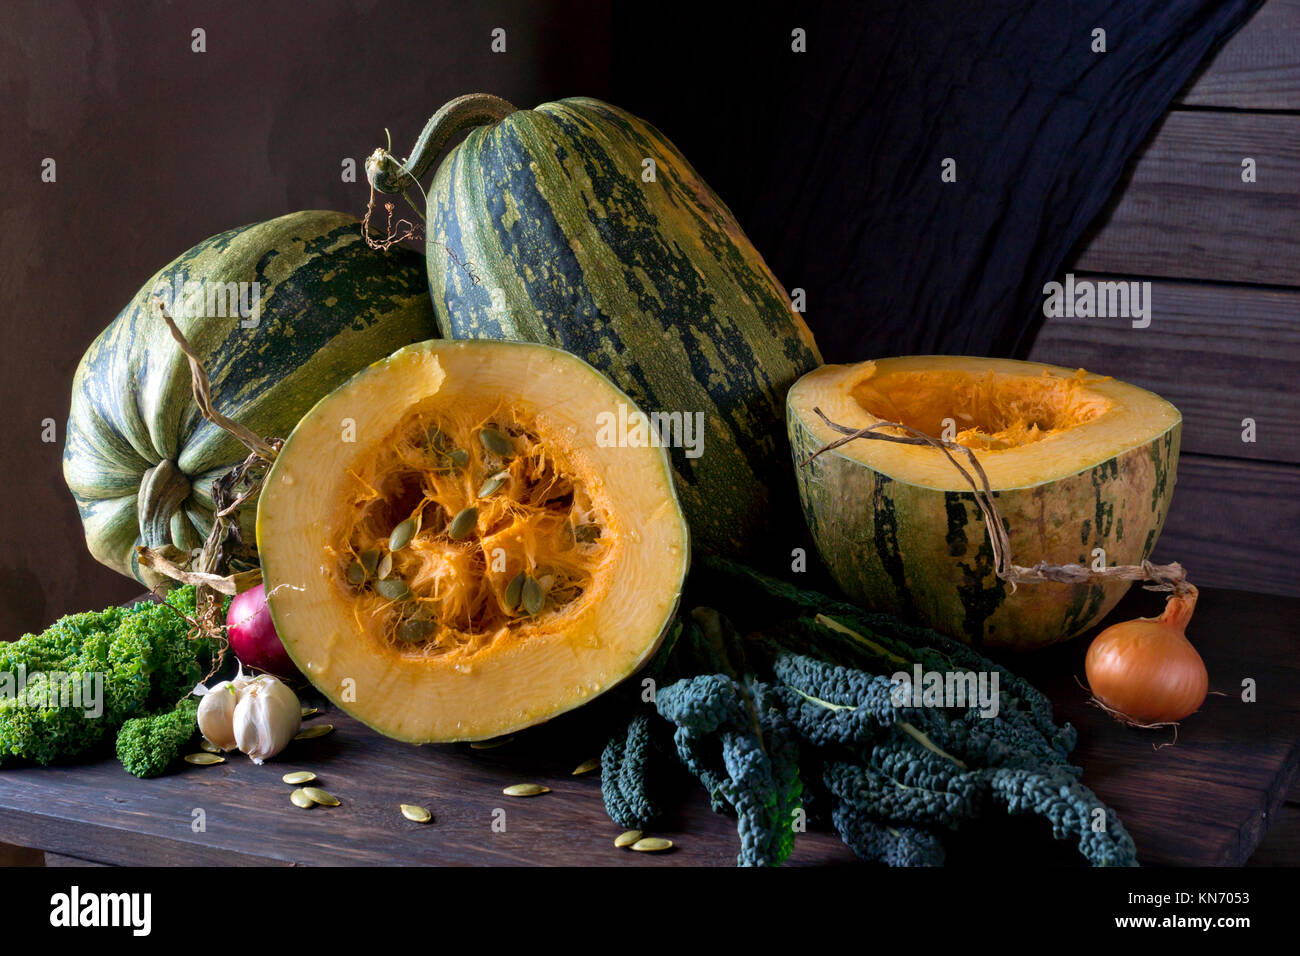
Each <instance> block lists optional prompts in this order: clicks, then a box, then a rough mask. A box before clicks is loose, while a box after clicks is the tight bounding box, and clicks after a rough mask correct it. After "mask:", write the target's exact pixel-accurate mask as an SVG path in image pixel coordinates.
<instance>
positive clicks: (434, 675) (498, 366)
mask: <svg viewBox="0 0 1300 956" xmlns="http://www.w3.org/2000/svg"><path fill="white" fill-rule="evenodd" d="M620 404H622V405H624V406H626V410H625V411H624V415H625V418H624V419H622V420H627V418H626V416H628V415H630V414H631V413H632V412H635V410H636V407H635V405H633V403H632V401H631V400H630V399H629V398H628V397H627V396H626V395H625V394H623V393H622V392H621V391H619V390H618V389H617V388H616V387H615V386H614V385H613V384H612V383H611V382H610V381H609V380H608V379H606V378H605V377H604V376H603V375H601V374H600V373H599V372H597V371H596V370H595V369H593V368H592V367H591V366H589V365H587V364H586V363H585V362H584V361H583V360H582V359H580V358H578V357H576V356H573V355H570V354H568V353H566V352H562V351H559V350H557V349H553V348H550V347H547V346H541V345H528V344H523V343H514V342H488V341H483V342H472V341H465V342H443V341H434V342H425V343H421V344H418V345H413V346H409V347H407V348H404V349H402V350H400V351H398V352H396V353H395V354H393V355H392V356H390V357H389V358H387V359H385V360H383V361H381V362H377V363H375V364H374V365H372V366H371V367H370V368H368V369H366V370H365V371H363V372H361V373H360V374H358V375H357V376H356V377H355V378H353V379H352V380H351V381H350V382H348V383H347V384H345V385H343V386H341V387H340V388H339V389H337V390H336V391H335V392H333V393H332V394H331V395H329V396H327V397H326V398H324V399H322V400H321V401H320V403H319V404H317V405H316V407H315V408H313V409H312V410H311V411H310V412H309V413H308V414H307V415H306V417H304V418H303V419H302V421H301V422H300V423H299V424H298V426H297V427H296V428H295V429H294V431H293V433H292V434H291V435H290V436H289V439H288V440H287V441H286V442H285V444H284V447H283V449H282V450H281V452H280V455H279V457H278V458H277V460H276V462H275V464H274V466H273V467H272V468H271V470H270V472H269V474H268V475H267V478H266V481H265V483H264V485H263V488H262V492H261V497H260V501H259V504H258V512H257V541H258V548H259V553H260V554H261V559H262V570H263V575H264V577H265V580H266V589H267V594H268V596H269V598H268V600H269V604H270V608H271V614H272V616H273V618H274V621H275V626H276V630H277V631H278V633H279V635H280V638H281V640H282V641H283V642H284V645H285V648H286V649H287V650H288V652H289V654H290V656H291V657H292V658H293V660H294V662H295V663H296V664H297V665H298V667H299V669H300V670H301V671H302V672H303V673H304V674H306V675H307V677H308V678H309V679H310V680H311V682H312V683H313V684H315V686H316V687H317V688H318V689H319V690H320V691H321V692H322V693H324V694H325V695H326V696H328V697H329V698H330V699H331V700H333V701H334V702H335V703H336V704H338V705H339V706H340V707H341V708H342V709H344V710H346V711H348V712H349V713H351V714H352V715H353V716H355V717H357V718H358V719H359V720H362V721H364V722H365V723H367V724H369V725H370V726H371V727H373V728H374V729H376V730H378V731H380V732H381V733H384V734H387V735H388V736H390V737H395V738H397V739H400V740H408V741H413V742H422V743H425V742H447V741H458V740H483V739H487V738H490V737H496V736H499V735H501V734H505V733H508V732H511V731H514V730H519V729H522V728H524V727H528V726H530V725H532V724H536V723H540V722H542V721H544V720H547V719H549V718H551V717H554V716H556V715H557V714H560V713H563V712H564V711H567V710H571V709H573V708H574V707H577V706H579V705H580V704H582V703H584V702H586V701H588V700H590V699H591V698H593V697H594V696H596V695H598V694H600V693H602V692H603V691H605V690H607V689H609V688H610V687H612V686H614V685H615V684H617V683H618V682H619V681H621V680H623V679H624V678H625V677H627V676H628V675H630V674H632V673H633V672H635V671H636V670H637V669H638V668H640V667H641V665H642V664H643V663H644V662H645V661H647V660H648V658H649V657H650V656H651V655H652V654H653V653H654V651H655V650H656V649H657V648H658V646H659V644H660V642H661V640H662V639H663V636H664V632H665V631H666V629H667V627H668V625H669V624H670V622H671V620H672V618H673V614H674V612H675V610H676V607H677V602H678V598H679V595H680V593H681V588H682V582H683V579H684V577H685V574H686V569H687V564H688V561H689V543H688V533H687V527H686V522H685V519H684V518H683V516H682V511H681V508H680V507H679V505H678V501H677V497H676V492H675V490H674V487H673V477H672V470H671V468H670V466H669V463H668V458H667V455H666V454H665V452H664V450H663V449H662V448H657V447H650V446H645V445H642V446H640V447H638V446H637V445H636V443H633V442H616V441H615V442H611V441H610V440H609V431H608V428H605V427H603V426H604V425H607V424H608V422H609V421H611V420H613V419H610V418H609V417H607V416H615V418H617V416H618V414H619V411H620V409H619V406H620Z"/></svg>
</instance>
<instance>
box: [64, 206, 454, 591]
mask: <svg viewBox="0 0 1300 956" xmlns="http://www.w3.org/2000/svg"><path fill="white" fill-rule="evenodd" d="M159 297H161V298H162V299H163V301H164V302H165V303H167V304H168V308H169V311H170V313H171V315H172V317H173V318H174V319H175V321H176V323H177V325H178V326H179V327H180V329H181V331H182V332H183V333H184V334H185V337H186V339H187V340H188V341H189V342H190V344H191V345H192V346H194V348H195V350H196V351H197V353H198V355H199V356H200V358H201V359H202V361H203V364H204V367H205V368H206V369H207V372H208V375H209V376H210V378H211V382H212V402H213V406H214V408H215V409H216V410H217V411H218V412H220V413H222V414H224V415H226V416H227V417H229V418H232V419H234V420H236V421H238V422H240V423H242V424H244V425H246V426H248V427H249V428H251V429H252V430H253V431H254V432H255V433H257V434H258V435H262V436H266V437H278V438H283V437H285V436H287V435H288V434H289V432H290V431H292V429H293V427H294V425H296V424H297V423H298V420H299V419H300V418H301V417H302V416H303V415H304V414H305V413H306V412H307V410H308V409H310V408H311V407H312V405H314V404H315V403H316V402H317V401H318V400H319V399H320V398H322V397H324V396H325V395H326V394H328V393H329V392H330V391H332V390H333V389H334V388H335V387H336V386H337V385H339V384H341V383H342V382H344V381H346V380H347V379H348V378H349V377H351V376H352V375H353V374H354V373H356V372H357V371H359V370H360V369H362V368H364V367H365V366H367V365H369V364H370V363H371V362H374V361H377V360H379V359H381V358H384V357H385V356H387V355H389V354H390V353H391V352H393V351H394V350H396V349H398V348H400V347H402V346H403V345H409V344H410V343H412V342H418V341H422V340H424V339H429V338H434V337H436V335H437V328H436V325H435V320H434V316H433V309H432V308H431V306H430V303H429V296H428V293H427V291H426V289H425V284H424V277H423V275H422V269H421V268H420V257H419V255H418V254H417V253H414V252H412V251H410V250H408V249H402V248H400V247H395V248H393V249H390V250H389V251H387V252H380V251H377V250H373V249H371V248H370V247H369V246H367V244H366V242H365V240H364V239H363V237H362V235H361V225H360V223H359V221H358V220H357V219H355V218H354V217H352V216H348V215H345V214H343V213H337V212H320V211H312V212H297V213H291V214H289V215H286V216H281V217H279V218H277V219H272V220H270V221H268V222H261V223H255V224H253V225H250V226H243V227H241V228H239V229H231V230H229V231H227V232H223V233H221V234H220V235H216V236H213V237H212V238H210V239H206V240H204V241H203V242H201V243H199V244H198V245H197V246H195V247H194V248H193V249H190V250H189V251H188V252H186V253H184V254H183V255H181V256H180V257H179V258H178V259H176V260H175V261H174V262H172V263H171V264H170V265H168V266H166V267H164V268H163V269H162V270H161V271H160V272H158V273H157V274H156V275H155V276H154V277H153V278H152V279H150V280H149V281H148V282H147V283H145V285H144V286H143V288H141V289H140V291H139V292H138V293H136V295H135V297H134V298H133V299H132V300H131V302H130V303H129V304H128V305H127V306H126V308H125V309H123V310H122V311H121V313H119V315H118V316H117V318H116V319H114V320H113V322H112V323H110V324H109V326H108V327H107V328H106V329H105V330H104V331H103V332H102V333H101V334H100V335H99V337H98V338H97V339H95V341H94V343H93V344H92V345H91V346H90V348H89V349H88V350H87V352H86V354H85V356H84V357H83V358H82V360H81V364H80V365H79V366H78V368H77V374H76V378H75V379H74V381H73V387H72V409H71V412H70V414H69V417H68V432H67V442H66V445H65V446H64V451H63V475H64V479H65V480H66V481H67V484H68V487H69V488H70V489H71V490H72V493H73V495H74V496H75V497H76V500H77V505H78V507H79V508H80V511H81V520H82V524H83V525H84V527H85V532H86V544H87V545H88V547H89V548H90V552H91V554H93V555H94V556H95V558H96V559H97V560H99V561H101V562H102V563H104V564H106V565H108V566H109V567H111V568H113V569H115V570H117V571H120V572H122V573H123V574H126V575H128V576H132V577H135V578H136V579H137V580H139V581H141V582H143V583H145V584H146V585H149V586H150V587H153V586H155V585H156V584H158V583H159V581H160V580H161V579H160V578H158V576H157V575H155V574H154V573H153V572H152V571H149V570H148V569H147V568H142V567H140V566H139V564H138V562H137V560H136V547H137V546H139V545H147V546H149V547H161V546H163V545H166V544H173V545H175V546H176V547H178V548H182V549H186V550H188V549H191V548H195V547H198V546H200V545H201V544H202V543H203V539H204V538H205V537H206V535H207V533H208V531H209V530H210V528H211V526H212V516H213V502H212V483H213V481H214V480H215V479H217V478H219V477H221V476H222V475H223V474H225V473H226V472H228V471H229V470H230V469H231V468H232V467H233V466H234V465H236V464H238V463H239V462H241V461H243V460H244V459H245V458H246V457H247V456H248V450H247V449H246V448H245V447H244V446H243V445H242V444H241V443H240V442H239V441H238V440H237V439H235V438H233V437H232V436H230V435H229V434H228V433H227V432H225V431H223V430H222V429H220V428H218V427H217V426H216V425H213V424H212V423H210V422H208V421H206V420H205V419H204V418H203V417H202V416H201V415H200V413H199V409H198V406H197V405H196V404H195V401H194V398H193V395H192V393H191V377H190V369H189V364H188V362H187V360H186V358H185V355H184V354H183V353H182V352H181V350H180V348H179V347H178V346H177V344H176V342H175V340H174V339H173V338H172V336H171V333H170V332H169V331H168V329H167V326H166V324H165V323H164V322H163V321H162V319H161V318H160V317H159V315H158V312H157V308H156V305H155V301H156V299H157V298H159ZM340 427H342V425H340ZM254 512H255V508H252V507H246V508H243V509H242V510H241V513H240V519H241V530H242V532H243V538H244V541H245V542H246V543H247V546H248V549H249V550H248V552H247V554H246V556H247V557H250V558H251V557H252V556H253V552H252V542H253V540H254V535H253V524H254Z"/></svg>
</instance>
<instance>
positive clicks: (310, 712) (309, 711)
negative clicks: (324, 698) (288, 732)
mask: <svg viewBox="0 0 1300 956" xmlns="http://www.w3.org/2000/svg"><path fill="white" fill-rule="evenodd" d="M319 713H320V709H319V708H317V707H304V708H303V709H302V716H303V719H304V720H306V719H307V718H308V717H315V716H316V715H317V714H319Z"/></svg>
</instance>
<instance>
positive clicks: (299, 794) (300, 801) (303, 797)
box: [289, 788, 316, 810]
mask: <svg viewBox="0 0 1300 956" xmlns="http://www.w3.org/2000/svg"><path fill="white" fill-rule="evenodd" d="M289 802H290V803H292V804H293V805H294V806H295V807H302V808H303V809H304V810H310V809H311V808H312V807H314V806H316V801H315V800H313V799H312V798H311V797H309V796H307V791H306V790H303V789H301V788H299V789H297V790H295V791H294V792H293V793H291V794H289Z"/></svg>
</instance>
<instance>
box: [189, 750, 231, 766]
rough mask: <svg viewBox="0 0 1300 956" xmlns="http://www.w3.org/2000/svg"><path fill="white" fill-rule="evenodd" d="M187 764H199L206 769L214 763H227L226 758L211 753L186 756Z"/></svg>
mask: <svg viewBox="0 0 1300 956" xmlns="http://www.w3.org/2000/svg"><path fill="white" fill-rule="evenodd" d="M185 762H186V763H193V764H198V765H199V766H200V767H204V766H208V765H209V764H214V763H225V762H226V758H225V757H222V756H220V755H218V754H209V753H197V754H186V755H185Z"/></svg>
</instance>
